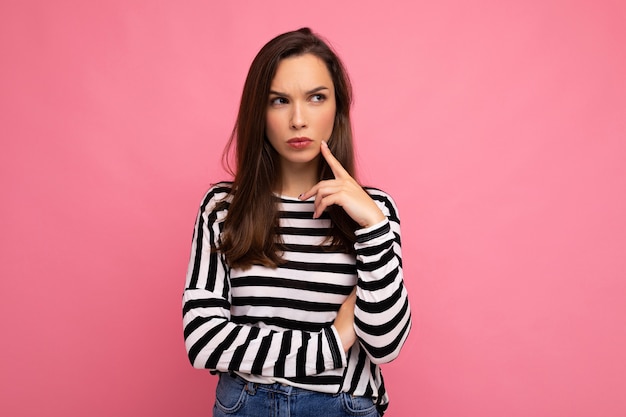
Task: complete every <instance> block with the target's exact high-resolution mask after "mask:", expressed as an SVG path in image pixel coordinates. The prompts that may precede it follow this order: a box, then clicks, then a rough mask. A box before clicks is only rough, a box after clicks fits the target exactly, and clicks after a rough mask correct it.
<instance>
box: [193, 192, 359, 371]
mask: <svg viewBox="0 0 626 417" xmlns="http://www.w3.org/2000/svg"><path fill="white" fill-rule="evenodd" d="M229 186H230V184H228V183H221V184H217V185H216V186H214V187H213V188H212V189H211V190H209V192H208V193H207V195H206V196H205V198H204V200H203V202H202V205H201V207H200V211H199V213H198V216H197V219H196V223H195V227H194V233H193V240H192V246H191V257H190V261H189V267H188V270H187V276H186V284H185V290H184V293H183V326H184V338H185V346H186V349H187V353H188V356H189V360H190V362H191V363H192V365H193V366H194V367H196V368H207V369H212V370H217V371H222V372H225V371H239V372H242V373H246V374H253V375H261V376H268V377H280V378H290V377H300V378H302V377H307V376H312V375H317V374H320V373H322V372H331V371H333V370H336V372H335V373H337V374H338V375H341V372H342V368H344V367H345V366H346V362H347V360H346V357H345V354H344V352H343V349H342V348H341V342H340V339H339V335H338V334H337V332H336V330H335V329H334V327H333V326H331V325H328V326H325V327H323V328H322V329H321V331H316V332H309V331H301V330H282V331H277V330H274V329H270V328H263V327H261V326H259V327H257V326H253V325H248V324H237V323H235V322H234V321H233V320H231V313H230V308H231V301H232V300H231V283H230V280H229V274H230V269H229V267H228V265H227V263H226V262H225V260H224V258H223V256H222V255H221V254H220V253H219V252H218V251H216V250H215V247H216V246H217V242H218V241H219V235H220V232H221V227H222V224H223V220H224V217H225V215H226V210H225V209H223V210H222V209H217V208H216V207H217V203H218V202H220V201H221V200H223V199H224V198H225V197H226V196H227V193H228V192H229V190H230V188H229Z"/></svg>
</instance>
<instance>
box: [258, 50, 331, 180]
mask: <svg viewBox="0 0 626 417" xmlns="http://www.w3.org/2000/svg"><path fill="white" fill-rule="evenodd" d="M336 109H337V107H336V103H335V87H334V85H333V80H332V78H331V75H330V72H329V71H328V68H326V64H325V63H324V62H323V61H322V60H321V59H319V58H318V57H317V56H315V55H312V54H305V55H299V56H294V57H289V58H285V59H283V60H282V61H281V62H280V63H279V64H278V68H277V70H276V75H275V76H274V79H273V80H272V84H271V87H270V95H269V97H268V107H267V116H266V122H267V124H266V131H265V133H266V135H267V138H268V139H269V141H270V143H271V144H272V146H273V147H274V149H275V150H276V152H278V154H279V155H280V160H281V164H282V166H283V168H286V167H288V166H289V165H300V164H310V165H311V166H316V167H317V164H315V165H313V164H312V163H313V162H316V161H317V158H318V157H319V155H320V145H321V142H322V141H323V140H324V141H327V140H328V138H330V135H331V133H332V131H333V125H334V122H335V113H336Z"/></svg>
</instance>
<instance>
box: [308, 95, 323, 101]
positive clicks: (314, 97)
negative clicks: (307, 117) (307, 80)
mask: <svg viewBox="0 0 626 417" xmlns="http://www.w3.org/2000/svg"><path fill="white" fill-rule="evenodd" d="M324 100H326V96H325V95H324V94H314V95H312V96H311V101H314V102H321V101H324Z"/></svg>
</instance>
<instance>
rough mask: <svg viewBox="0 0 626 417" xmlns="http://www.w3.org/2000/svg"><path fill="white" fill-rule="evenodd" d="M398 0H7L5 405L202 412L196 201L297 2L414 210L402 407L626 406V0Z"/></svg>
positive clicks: (363, 143) (408, 410)
mask: <svg viewBox="0 0 626 417" xmlns="http://www.w3.org/2000/svg"><path fill="white" fill-rule="evenodd" d="M383 3H384V4H386V5H388V7H387V8H385V9H382V8H381V7H382V4H383ZM383 3H381V2H380V1H376V2H374V1H357V0H354V1H337V0H330V1H327V0H323V1H317V2H315V3H314V4H311V3H304V2H302V3H297V2H278V1H263V2H252V1H250V2H249V4H246V2H242V1H232V2H226V1H224V2H219V5H218V2H207V1H182V2H174V1H169V2H168V1H154V0H145V1H129V0H110V1H106V2H94V1H83V0H75V1H43V0H41V1H27V0H26V1H18V0H3V1H2V2H1V3H0V42H1V43H0V48H1V51H0V52H1V55H0V60H1V62H0V91H1V108H0V136H1V138H2V148H1V150H0V173H1V182H0V190H1V193H2V197H1V202H2V203H1V204H0V222H1V232H0V239H1V240H0V242H1V243H0V276H1V281H0V285H1V287H0V294H1V303H0V326H1V328H0V331H1V334H2V339H1V343H0V354H1V355H0V361H1V362H0V415H2V416H11V417H20V416H35V415H37V416H55V417H56V416H59V417H60V416H87V415H89V416H95V417H100V416H137V415H139V416H148V415H150V416H172V415H180V416H185V415H189V416H190V415H209V413H210V406H211V403H212V400H213V387H214V385H215V378H213V377H211V376H209V375H208V373H205V372H202V371H198V370H194V369H192V368H191V366H190V365H189V363H188V361H187V358H186V355H185V351H184V346H183V339H182V324H181V312H180V306H181V293H182V287H183V284H184V273H185V269H186V265H187V260H188V256H189V249H190V241H191V232H192V227H193V221H194V216H195V213H196V209H197V206H198V204H199V201H200V198H201V197H202V195H203V193H204V191H205V190H206V189H207V188H208V187H209V185H210V184H211V182H215V181H218V180H221V179H225V178H226V176H225V174H224V172H223V170H222V168H221V166H220V155H221V151H222V148H223V146H224V144H225V142H226V140H227V137H228V135H229V133H230V130H231V128H232V124H233V122H234V119H235V113H236V109H237V105H238V99H239V95H240V92H241V87H242V85H243V80H244V77H245V73H246V71H247V67H248V65H249V63H250V62H251V60H252V58H253V56H254V54H255V53H256V52H257V50H258V49H259V48H260V47H261V46H262V45H263V44H264V43H265V42H266V41H267V40H269V39H270V38H271V37H273V36H274V35H276V34H278V33H281V32H283V31H286V30H292V29H296V28H298V27H300V26H304V25H309V26H311V27H313V28H314V29H315V30H317V31H319V32H320V33H322V34H323V35H325V36H326V37H328V38H329V39H330V40H331V42H332V43H333V44H334V46H335V48H336V49H337V50H338V51H339V53H340V55H341V56H342V57H343V58H344V60H345V61H346V64H347V66H348V69H349V71H350V74H351V76H352V78H353V81H354V86H355V90H356V104H355V108H354V122H355V131H356V141H357V147H358V148H357V150H358V156H359V167H360V175H361V179H362V180H363V182H365V183H367V184H371V185H376V186H378V187H380V188H383V189H385V190H387V191H388V192H390V193H391V194H392V195H393V196H394V197H395V198H396V200H397V203H398V204H399V207H400V213H401V215H402V219H403V234H404V239H403V244H404V258H405V279H406V285H407V287H408V288H409V291H410V296H411V301H412V306H413V312H414V327H413V330H412V334H411V337H410V339H409V340H408V342H407V344H406V346H405V348H404V350H403V352H402V354H401V356H400V358H399V359H398V360H397V361H396V362H394V363H392V364H389V365H386V366H385V367H384V370H385V373H386V380H387V384H388V387H389V390H390V392H391V407H390V409H389V413H388V416H390V417H394V416H395V417H399V416H424V417H436V416H442V417H449V416H455V417H458V416H461V417H464V416H481V417H491V416H494V417H495V416H535V417H543V416H545V417H548V416H550V417H553V416H568V417H569V416H580V417H586V416H603V417H613V416H615V417H617V416H620V417H623V416H624V415H626V396H625V395H624V393H625V392H626V354H625V353H624V352H626V300H625V299H626V280H625V277H626V215H625V213H626V193H625V191H626V163H625V162H626V161H625V159H626V122H625V121H626V81H625V80H626V76H625V75H624V74H626V47H625V46H624V45H626V25H624V22H625V21H626V3H625V2H623V1H621V0H614V1H611V0H604V1H575V0H568V1H556V0H548V1H545V0H540V1H537V0H532V1H524V2H522V1H501V0H493V1H488V0H485V1H475V2H466V1H460V0H459V1H452V0H443V1H416V2H413V1H406V2H383ZM392 5H393V6H392Z"/></svg>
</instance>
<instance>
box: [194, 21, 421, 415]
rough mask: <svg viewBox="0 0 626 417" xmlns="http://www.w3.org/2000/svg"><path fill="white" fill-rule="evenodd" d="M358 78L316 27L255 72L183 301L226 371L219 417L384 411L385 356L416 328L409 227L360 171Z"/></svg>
mask: <svg viewBox="0 0 626 417" xmlns="http://www.w3.org/2000/svg"><path fill="white" fill-rule="evenodd" d="M351 95H352V90H351V85H350V82H349V79H348V75H347V73H346V71H345V69H344V66H343V65H342V63H341V61H340V60H339V58H338V57H337V55H336V54H335V53H334V51H333V50H332V49H331V48H330V47H329V46H328V44H327V43H326V42H324V41H323V40H322V39H321V38H320V37H319V36H318V35H316V34H314V33H312V32H311V31H310V30H309V29H308V28H303V29H300V30H297V31H293V32H288V33H284V34H282V35H279V36H277V37H276V38H274V39H272V40H271V41H270V42H268V43H267V44H266V45H265V46H264V47H263V48H262V49H261V50H260V52H259V53H258V54H257V56H256V58H255V59H254V61H253V62H252V65H251V68H250V70H249V73H248V76H247V79H246V82H245V85H244V88H243V94H242V98H241V104H240V108H239V114H238V117H237V122H236V125H235V128H234V130H233V134H232V136H231V139H230V141H229V144H228V146H227V149H226V151H225V155H226V157H228V151H229V149H231V148H232V147H233V146H234V149H235V157H236V170H235V172H234V173H233V174H234V181H232V182H221V183H217V184H215V185H214V186H213V187H212V188H211V189H210V190H209V191H208V193H207V194H206V196H205V197H204V199H203V201H202V204H201V207H200V211H199V213H198V217H197V220H196V224H195V229H194V235H193V242H192V247H191V260H190V263H189V269H188V273H187V279H186V288H185V291H184V297H183V320H184V337H185V344H186V348H187V352H188V355H189V359H190V361H191V363H192V365H193V366H194V367H197V368H204V369H209V370H211V371H212V372H214V373H217V374H219V382H218V386H217V391H216V400H215V406H214V409H213V413H214V414H213V415H214V416H226V415H229V416H287V415H289V416H293V417H304V416H326V417H334V416H337V417H339V416H352V415H359V416H369V417H372V416H379V415H382V414H383V413H384V411H385V410H386V408H387V406H388V395H387V391H386V390H385V385H384V383H383V377H382V374H381V369H380V367H379V364H382V363H386V362H389V361H391V360H393V359H395V358H396V357H397V356H398V354H399V352H400V349H401V347H402V345H403V343H404V341H405V340H406V338H407V336H408V333H409V329H410V326H411V313H410V307H409V301H408V297H407V292H406V289H405V287H404V285H403V278H402V260H401V250H400V221H399V218H398V212H397V209H396V206H395V203H394V202H393V200H392V199H391V197H390V196H389V195H387V194H386V193H385V192H383V191H381V190H378V189H375V188H368V187H362V186H361V185H359V183H358V182H357V181H356V180H355V179H354V160H353V159H354V156H353V144H352V130H351V124H350V105H351Z"/></svg>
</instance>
